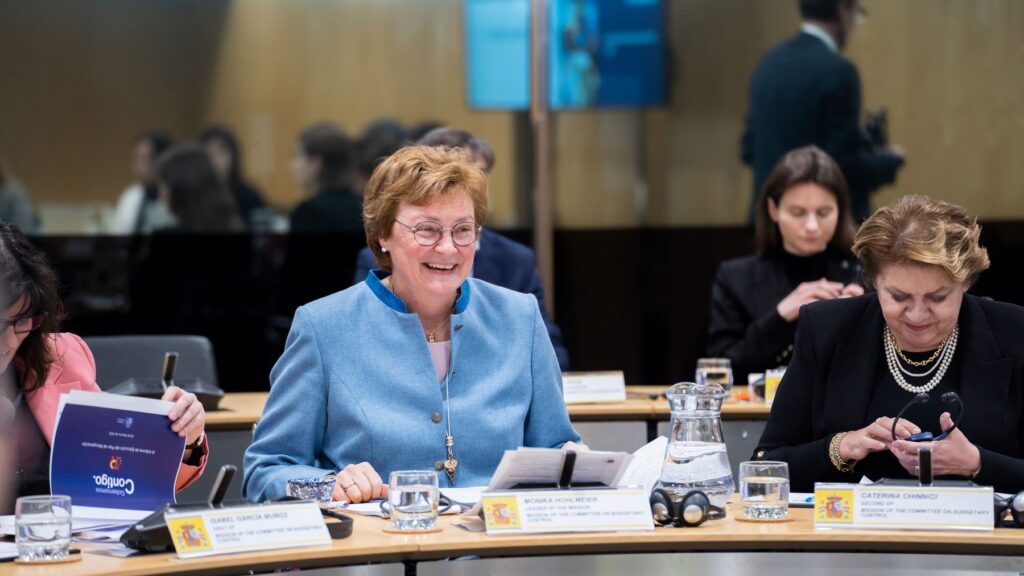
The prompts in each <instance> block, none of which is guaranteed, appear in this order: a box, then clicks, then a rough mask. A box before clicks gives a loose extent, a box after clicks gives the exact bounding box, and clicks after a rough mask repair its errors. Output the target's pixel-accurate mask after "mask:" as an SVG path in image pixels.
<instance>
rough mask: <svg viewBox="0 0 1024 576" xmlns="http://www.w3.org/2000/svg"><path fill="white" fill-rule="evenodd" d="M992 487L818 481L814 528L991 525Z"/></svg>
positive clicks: (978, 527)
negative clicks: (830, 482)
mask: <svg viewBox="0 0 1024 576" xmlns="http://www.w3.org/2000/svg"><path fill="white" fill-rule="evenodd" d="M994 514H995V512H994V511H993V509H992V487H991V486H962V487H961V486H895V485H872V484H826V483H817V484H815V485H814V526H815V528H885V529H891V528H911V529H918V530H992V529H993V523H994V516H993V515H994Z"/></svg>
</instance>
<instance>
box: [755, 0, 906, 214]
mask: <svg viewBox="0 0 1024 576" xmlns="http://www.w3.org/2000/svg"><path fill="white" fill-rule="evenodd" d="M799 7H800V15H801V18H802V19H803V23H802V25H801V27H800V33H799V34H797V35H796V36H795V37H794V38H791V39H789V40H787V41H786V42H783V43H782V44H780V45H779V46H776V47H775V48H773V49H771V50H770V51H769V52H768V53H767V54H765V55H764V57H763V58H762V59H761V62H760V63H759V64H758V66H757V69H756V70H755V71H754V75H753V76H752V77H751V80H750V107H749V109H748V111H747V119H746V128H745V130H744V134H743V142H742V158H743V162H744V163H746V164H747V165H749V166H751V167H752V168H753V169H754V194H753V201H752V203H751V208H750V218H749V220H750V221H751V222H752V221H753V214H754V207H755V206H757V202H758V200H759V199H760V196H761V188H762V187H763V186H764V181H765V179H766V178H767V177H768V174H769V173H770V172H771V171H772V168H774V167H775V163H776V162H778V160H779V159H780V158H782V156H783V155H784V154H786V152H789V151H790V150H793V149H794V148H798V147H801V146H806V145H808V144H815V145H817V146H819V147H820V148H823V149H824V150H825V151H826V152H828V154H829V155H830V156H832V157H833V158H835V159H836V161H837V162H838V163H839V166H840V168H842V170H843V175H844V176H845V177H846V180H847V182H848V183H849V187H850V201H851V204H852V206H851V207H852V213H853V217H854V221H856V222H857V223H860V222H861V221H862V220H863V219H864V218H866V217H867V216H868V215H870V212H871V206H870V195H871V193H872V192H874V191H875V190H877V189H878V188H879V187H881V186H882V185H885V184H891V183H892V182H894V181H895V179H896V172H897V170H899V168H900V166H901V165H902V164H903V153H902V151H900V150H899V149H898V148H886V149H884V150H870V149H869V148H868V147H867V146H866V142H865V139H864V137H863V136H862V132H861V129H860V115H861V87H860V75H859V74H858V73H857V68H856V67H855V66H854V65H853V63H852V62H850V61H849V60H847V59H845V58H843V57H842V56H841V55H840V51H841V50H842V49H843V48H844V47H845V46H846V42H847V39H848V38H849V36H850V33H851V31H852V30H853V28H854V26H856V23H857V20H858V19H859V18H863V16H864V14H865V12H864V9H863V7H861V6H860V3H859V1H858V0H799Z"/></svg>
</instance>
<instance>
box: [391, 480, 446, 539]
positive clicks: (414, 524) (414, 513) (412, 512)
mask: <svg viewBox="0 0 1024 576" xmlns="http://www.w3.org/2000/svg"><path fill="white" fill-rule="evenodd" d="M439 495H440V494H439V492H438V488H437V473H436V472H434V471H433V470H398V471H395V472H392V473H391V477H390V479H389V481H388V507H389V508H390V509H391V528H392V529H393V530H402V531H417V530H419V531H422V530H434V529H435V528H436V527H437V504H438V498H439Z"/></svg>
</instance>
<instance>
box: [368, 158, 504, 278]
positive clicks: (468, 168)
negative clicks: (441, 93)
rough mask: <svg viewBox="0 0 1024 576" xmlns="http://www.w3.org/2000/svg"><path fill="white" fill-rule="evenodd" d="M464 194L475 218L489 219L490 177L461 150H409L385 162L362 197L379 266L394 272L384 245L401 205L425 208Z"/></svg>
mask: <svg viewBox="0 0 1024 576" xmlns="http://www.w3.org/2000/svg"><path fill="white" fill-rule="evenodd" d="M459 192H463V193H465V194H466V195H467V196H469V199H470V200H471V201H472V202H473V217H474V218H475V219H476V223H477V224H479V225H483V223H484V220H486V219H487V175H486V174H484V172H483V170H481V169H480V168H478V167H477V166H476V164H474V163H473V158H472V157H471V156H470V155H469V153H468V152H466V151H465V150H462V149H460V148H441V147H433V146H406V147H404V148H399V149H398V151H396V152H395V153H394V154H392V155H391V156H389V157H388V158H387V159H385V160H384V161H383V162H381V163H380V164H379V165H378V166H377V168H376V169H375V170H374V171H373V175H372V176H371V177H370V181H369V182H367V183H366V189H365V190H364V191H363V227H364V228H365V229H366V244H367V246H369V247H370V251H371V252H373V256H374V258H376V259H377V265H378V266H380V267H381V268H382V269H384V270H387V271H388V272H390V271H391V255H390V254H388V253H387V252H384V251H383V250H381V246H380V241H381V239H383V238H387V237H389V236H390V235H391V230H392V228H394V227H395V215H396V214H398V209H399V208H400V207H401V206H402V204H408V205H410V206H427V205H429V204H431V203H432V202H434V201H436V200H437V199H439V198H442V197H444V196H446V195H450V194H456V193H459Z"/></svg>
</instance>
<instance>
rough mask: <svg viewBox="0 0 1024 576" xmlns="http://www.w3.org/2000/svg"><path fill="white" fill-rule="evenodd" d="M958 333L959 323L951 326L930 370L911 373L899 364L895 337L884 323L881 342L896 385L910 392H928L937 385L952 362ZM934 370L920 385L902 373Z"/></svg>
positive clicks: (908, 373) (926, 373)
mask: <svg viewBox="0 0 1024 576" xmlns="http://www.w3.org/2000/svg"><path fill="white" fill-rule="evenodd" d="M959 335H960V325H959V324H957V325H955V326H953V333H952V334H950V335H949V336H948V337H947V340H946V342H945V344H944V345H943V348H942V355H941V356H940V357H939V361H938V362H936V363H935V365H934V366H932V368H931V370H928V371H927V372H925V373H924V374H913V373H911V372H908V371H907V370H905V369H904V368H903V366H900V364H899V360H898V359H897V357H898V356H899V354H898V351H899V350H898V348H897V347H896V338H894V337H893V335H892V331H891V330H889V326H888V325H886V327H885V329H884V330H883V331H882V342H883V346H884V348H885V360H886V363H887V364H888V366H889V373H890V374H892V378H893V380H895V381H896V385H897V386H899V387H900V388H902V389H904V390H906V391H907V392H910V393H911V394H920V393H921V392H929V391H931V390H932V388H935V387H936V386H938V385H939V382H941V381H942V377H943V376H945V375H946V370H948V369H949V365H950V364H951V363H952V362H953V354H954V353H955V352H956V341H957V338H958V336H959ZM932 370H936V372H935V375H934V376H932V378H931V380H929V381H928V382H926V383H925V384H922V385H921V386H912V385H910V383H908V382H907V380H906V379H905V378H904V377H903V374H902V373H906V374H907V375H909V376H917V377H924V376H927V375H928V374H930V373H931V372H932Z"/></svg>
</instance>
